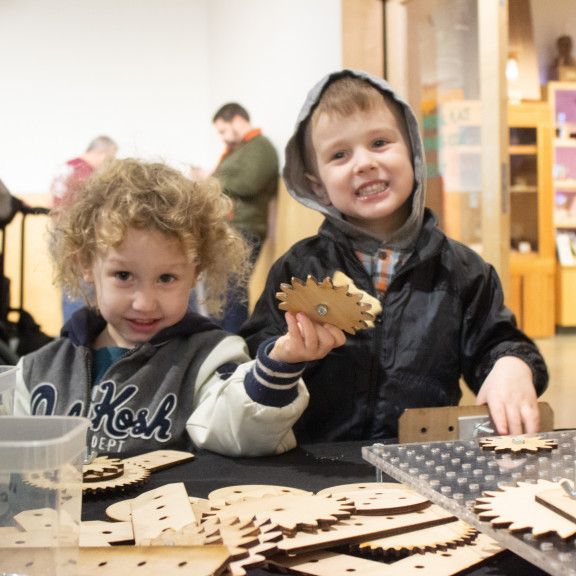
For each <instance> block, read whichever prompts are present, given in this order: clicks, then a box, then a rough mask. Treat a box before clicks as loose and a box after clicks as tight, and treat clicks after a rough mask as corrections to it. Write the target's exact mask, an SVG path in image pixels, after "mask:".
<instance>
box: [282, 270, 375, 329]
mask: <svg viewBox="0 0 576 576" xmlns="http://www.w3.org/2000/svg"><path fill="white" fill-rule="evenodd" d="M280 288H281V289H282V292H278V293H276V298H278V300H281V303H280V304H279V305H278V308H280V309H281V310H286V311H287V312H292V313H294V314H297V313H298V312H304V313H305V314H306V315H307V316H308V317H309V318H310V319H311V320H313V321H314V322H317V323H319V324H332V325H334V326H337V327H338V328H340V329H341V330H343V331H344V332H348V333H349V334H355V333H356V331H357V330H362V329H364V328H369V327H370V325H369V322H372V321H373V320H374V315H373V314H372V313H371V312H369V310H370V309H371V308H372V305H371V304H367V303H366V302H362V301H361V300H362V298H363V293H362V292H361V291H359V292H355V293H351V292H350V291H349V290H348V286H346V285H342V286H335V285H334V284H333V283H332V280H331V279H330V278H329V277H326V278H324V280H323V281H322V282H321V283H320V282H318V280H316V278H314V276H312V275H309V276H308V278H307V279H306V282H303V281H302V280H300V279H299V278H292V284H281V285H280Z"/></svg>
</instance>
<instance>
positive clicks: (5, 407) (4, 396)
mask: <svg viewBox="0 0 576 576" xmlns="http://www.w3.org/2000/svg"><path fill="white" fill-rule="evenodd" d="M17 371H18V368H16V366H0V416H10V415H12V414H13V413H14V390H15V388H16V372H17Z"/></svg>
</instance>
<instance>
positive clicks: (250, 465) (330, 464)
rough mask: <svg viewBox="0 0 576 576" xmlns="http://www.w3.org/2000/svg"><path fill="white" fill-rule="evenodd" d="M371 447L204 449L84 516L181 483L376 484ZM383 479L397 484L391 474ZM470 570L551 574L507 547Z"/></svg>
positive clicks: (201, 489) (88, 506)
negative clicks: (259, 451) (238, 454)
mask: <svg viewBox="0 0 576 576" xmlns="http://www.w3.org/2000/svg"><path fill="white" fill-rule="evenodd" d="M367 445H369V443H368V442H366V441H363V442H345V443H330V444H313V445H309V446H299V447H297V448H295V449H294V450H292V451H290V452H287V453H286V454H281V455H278V456H268V457H263V458H229V457H226V456H220V455H218V454H214V453H212V452H207V451H198V452H195V458H194V460H192V461H190V462H187V463H185V464H180V465H177V466H173V467H172V468H168V469H166V470H161V471H159V472H155V473H153V474H151V476H150V479H149V481H148V482H147V483H146V484H145V485H144V486H141V487H139V488H137V489H134V490H130V491H126V492H122V493H112V494H111V495H109V496H106V497H88V498H85V499H84V501H83V504H82V519H83V520H108V518H107V516H106V508H108V506H110V505H111V504H113V503H115V502H118V501H121V500H124V499H127V498H134V497H136V496H138V494H141V493H143V492H145V491H148V490H153V489H154V488H159V487H160V486H164V485H165V484H172V483H175V482H183V483H184V485H185V486H186V490H187V492H188V495H189V496H195V497H198V498H207V497H208V495H209V494H210V493H211V492H212V491H213V490H216V489H218V488H224V487H227V486H239V485H254V484H265V485H274V486H287V487H292V488H300V489H302V490H308V491H310V492H318V491H320V490H322V489H324V488H330V487H332V486H339V485H342V484H357V483H361V482H375V481H376V468H375V467H374V466H373V465H372V464H370V463H368V462H366V461H365V460H364V459H363V458H362V447H363V446H367ZM382 480H383V481H384V482H395V480H394V479H393V478H390V477H388V476H386V475H385V474H384V475H383V478H382ZM270 573H271V572H268V571H264V570H250V571H248V574H249V576H263V575H269V574H270ZM273 574H276V572H273ZM466 574H470V575H474V576H480V575H483V576H508V575H509V576H523V575H526V576H528V575H529V576H540V575H544V574H546V572H543V571H542V570H540V569H539V568H537V567H536V566H534V565H533V564H531V563H529V562H527V561H526V560H524V559H523V558H520V557H519V556H517V555H516V554H513V553H512V552H509V551H506V552H504V553H503V554H500V555H498V556H496V557H494V558H493V559H491V560H489V561H488V562H487V563H485V564H483V565H482V566H477V567H475V568H474V569H471V570H469V571H467V572H466Z"/></svg>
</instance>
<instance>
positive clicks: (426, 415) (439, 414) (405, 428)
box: [398, 402, 554, 444]
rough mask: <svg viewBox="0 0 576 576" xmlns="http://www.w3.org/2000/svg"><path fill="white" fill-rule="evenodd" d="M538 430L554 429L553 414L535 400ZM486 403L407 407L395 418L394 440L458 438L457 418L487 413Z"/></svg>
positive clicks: (545, 405)
mask: <svg viewBox="0 0 576 576" xmlns="http://www.w3.org/2000/svg"><path fill="white" fill-rule="evenodd" d="M538 407H539V409H540V431H541V432H552V431H553V430H554V414H553V412H552V409H551V408H550V405H549V404H547V403H546V402H539V403H538ZM489 414H490V412H489V410H488V407H487V406H442V407H440V408H409V409H407V410H404V413H403V414H402V416H400V418H399V420H398V442H399V443H400V444H410V443H412V442H436V441H444V440H458V438H459V429H458V418H459V417H463V416H488V415H489Z"/></svg>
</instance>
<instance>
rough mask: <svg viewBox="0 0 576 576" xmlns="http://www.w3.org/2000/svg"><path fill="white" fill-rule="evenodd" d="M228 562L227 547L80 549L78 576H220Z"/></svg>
mask: <svg viewBox="0 0 576 576" xmlns="http://www.w3.org/2000/svg"><path fill="white" fill-rule="evenodd" d="M228 563H229V552H228V548H227V547H226V546H218V545H215V546H199V547H194V546H183V547H180V546H174V547H172V546H171V547H161V548H159V547H148V546H145V547H140V546H110V547H108V548H83V549H81V550H80V558H79V566H78V576H94V575H95V574H97V575H98V576H118V575H119V574H138V576H158V574H179V575H182V576H185V575H190V576H219V575H220V574H223V573H224V571H225V570H226V568H227V566H228Z"/></svg>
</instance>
